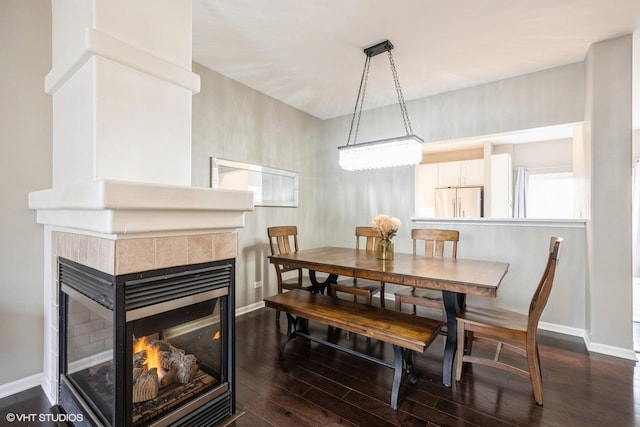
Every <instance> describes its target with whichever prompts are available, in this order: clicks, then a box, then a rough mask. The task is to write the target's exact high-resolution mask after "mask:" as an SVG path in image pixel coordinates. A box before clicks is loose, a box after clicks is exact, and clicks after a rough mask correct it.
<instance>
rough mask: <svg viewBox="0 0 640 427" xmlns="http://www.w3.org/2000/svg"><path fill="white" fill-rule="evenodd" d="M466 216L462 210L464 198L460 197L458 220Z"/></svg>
mask: <svg viewBox="0 0 640 427" xmlns="http://www.w3.org/2000/svg"><path fill="white" fill-rule="evenodd" d="M463 216H464V211H463V210H462V197H458V215H457V217H458V218H461V217H463Z"/></svg>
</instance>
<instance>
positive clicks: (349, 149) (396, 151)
mask: <svg viewBox="0 0 640 427" xmlns="http://www.w3.org/2000/svg"><path fill="white" fill-rule="evenodd" d="M391 49H393V45H392V44H391V42H390V41H389V40H387V41H384V42H382V43H378V44H377V45H375V46H371V47H368V48H366V49H365V50H364V54H365V55H366V59H365V62H364V70H363V71H362V78H361V79H360V89H359V90H358V97H357V98H356V106H355V109H354V111H353V117H352V118H351V127H350V128H349V137H348V138H347V145H343V146H341V147H338V153H339V155H340V160H339V162H340V166H341V167H342V169H346V170H352V171H353V170H362V169H377V168H386V167H391V166H405V165H417V164H418V163H420V161H421V160H422V142H423V141H422V139H421V138H420V137H418V136H416V135H414V134H413V130H412V129H411V122H410V121H409V114H408V113H407V106H406V104H405V102H404V96H402V89H401V88H400V81H399V80H398V72H397V71H396V66H395V63H394V62H393V55H391ZM383 52H387V54H388V56H389V64H390V65H391V73H392V74H393V81H394V83H395V85H396V94H397V95H398V103H399V104H400V113H401V114H402V120H403V122H404V128H405V131H406V133H407V134H406V135H404V136H399V137H396V138H387V139H381V140H377V141H370V142H362V143H356V138H357V137H358V128H359V127H360V117H361V116H362V105H363V104H364V95H365V92H366V89H367V80H368V78H369V66H370V64H371V57H373V56H376V55H378V54H380V53H383ZM354 126H355V127H354ZM351 135H353V142H352V141H351Z"/></svg>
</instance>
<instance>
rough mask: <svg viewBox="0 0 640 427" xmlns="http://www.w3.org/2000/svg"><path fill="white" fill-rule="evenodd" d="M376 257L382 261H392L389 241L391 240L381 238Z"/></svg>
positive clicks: (391, 248) (391, 247) (391, 249)
mask: <svg viewBox="0 0 640 427" xmlns="http://www.w3.org/2000/svg"><path fill="white" fill-rule="evenodd" d="M376 255H377V257H378V259H383V260H387V261H390V260H392V259H393V242H392V241H391V239H385V238H382V239H380V240H378V246H377V248H376Z"/></svg>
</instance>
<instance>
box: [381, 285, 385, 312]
mask: <svg viewBox="0 0 640 427" xmlns="http://www.w3.org/2000/svg"><path fill="white" fill-rule="evenodd" d="M384 300H385V298H384V282H380V307H382V308H385V307H384Z"/></svg>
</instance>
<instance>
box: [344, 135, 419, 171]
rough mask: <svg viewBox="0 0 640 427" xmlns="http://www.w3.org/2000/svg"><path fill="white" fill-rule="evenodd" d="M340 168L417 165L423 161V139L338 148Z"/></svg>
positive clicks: (397, 139)
mask: <svg viewBox="0 0 640 427" xmlns="http://www.w3.org/2000/svg"><path fill="white" fill-rule="evenodd" d="M338 153H339V155H340V160H339V163H340V167H341V168H342V169H345V170H349V171H355V170H363V169H377V168H388V167H392V166H407V165H417V164H418V163H420V161H421V160H422V139H421V138H419V137H417V136H415V135H406V136H400V137H398V138H390V139H382V140H379V141H373V142H364V143H360V144H353V145H343V146H342V147H338Z"/></svg>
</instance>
